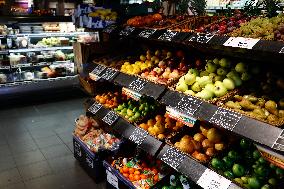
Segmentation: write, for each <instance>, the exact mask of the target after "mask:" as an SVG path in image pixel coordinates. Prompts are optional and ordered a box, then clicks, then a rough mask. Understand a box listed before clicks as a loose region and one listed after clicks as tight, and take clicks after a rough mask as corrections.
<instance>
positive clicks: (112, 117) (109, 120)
mask: <svg viewBox="0 0 284 189" xmlns="http://www.w3.org/2000/svg"><path fill="white" fill-rule="evenodd" d="M118 118H119V116H118V115H117V114H116V113H115V112H114V111H109V112H108V113H107V115H105V117H104V118H103V119H102V120H103V122H105V123H106V124H108V125H109V126H112V125H113V124H114V122H115V121H116V120H118Z"/></svg>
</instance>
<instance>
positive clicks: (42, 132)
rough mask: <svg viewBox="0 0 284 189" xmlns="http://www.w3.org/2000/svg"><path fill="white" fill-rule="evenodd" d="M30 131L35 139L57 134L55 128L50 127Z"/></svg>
mask: <svg viewBox="0 0 284 189" xmlns="http://www.w3.org/2000/svg"><path fill="white" fill-rule="evenodd" d="M30 133H31V135H32V137H33V138H34V139H38V138H45V137H51V136H54V135H56V133H55V132H53V130H52V129H50V128H40V129H33V130H30Z"/></svg>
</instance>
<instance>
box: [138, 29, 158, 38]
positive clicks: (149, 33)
mask: <svg viewBox="0 0 284 189" xmlns="http://www.w3.org/2000/svg"><path fill="white" fill-rule="evenodd" d="M156 31H157V29H145V30H143V31H142V32H140V33H139V34H138V36H139V37H142V38H146V39H148V38H149V37H150V36H152V35H153V34H154V33H155V32H156Z"/></svg>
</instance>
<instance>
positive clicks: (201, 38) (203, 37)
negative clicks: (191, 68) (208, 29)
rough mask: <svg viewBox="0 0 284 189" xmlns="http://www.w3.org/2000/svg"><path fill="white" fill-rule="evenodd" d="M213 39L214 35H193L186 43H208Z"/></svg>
mask: <svg viewBox="0 0 284 189" xmlns="http://www.w3.org/2000/svg"><path fill="white" fill-rule="evenodd" d="M213 37H214V34H201V33H195V34H193V35H192V36H191V37H190V38H189V40H188V41H192V42H198V43H208V42H209V41H210V40H211V39H212V38H213Z"/></svg>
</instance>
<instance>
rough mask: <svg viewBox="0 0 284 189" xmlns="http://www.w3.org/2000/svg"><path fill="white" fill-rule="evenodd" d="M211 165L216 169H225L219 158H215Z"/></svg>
mask: <svg viewBox="0 0 284 189" xmlns="http://www.w3.org/2000/svg"><path fill="white" fill-rule="evenodd" d="M211 165H212V167H213V168H215V169H223V167H224V164H223V162H222V160H220V159H218V158H213V159H212V161H211Z"/></svg>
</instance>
